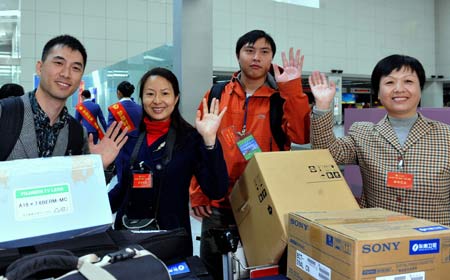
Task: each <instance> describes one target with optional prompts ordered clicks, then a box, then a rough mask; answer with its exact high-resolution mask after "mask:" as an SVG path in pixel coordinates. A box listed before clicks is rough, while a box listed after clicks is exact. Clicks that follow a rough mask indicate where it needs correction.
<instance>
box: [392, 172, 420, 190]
mask: <svg viewBox="0 0 450 280" xmlns="http://www.w3.org/2000/svg"><path fill="white" fill-rule="evenodd" d="M413 181H414V176H413V175H412V174H410V173H403V172H388V173H387V180H386V185H387V186H388V187H390V188H396V189H412V187H413Z"/></svg>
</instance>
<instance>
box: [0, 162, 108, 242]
mask: <svg viewBox="0 0 450 280" xmlns="http://www.w3.org/2000/svg"><path fill="white" fill-rule="evenodd" d="M0 213H2V214H1V215H2V217H1V219H0V229H1V230H0V248H16V247H22V246H29V245H35V244H39V243H44V242H50V241H54V240H60V239H66V238H71V237H76V236H80V235H84V234H92V233H96V232H99V231H104V230H106V229H107V228H108V227H109V226H110V225H111V223H112V215H111V208H110V206H109V200H108V194H107V190H106V183H105V176H104V173H103V164H102V161H101V158H100V156H99V155H84V156H71V157H51V158H37V159H21V160H13V161H5V162H0Z"/></svg>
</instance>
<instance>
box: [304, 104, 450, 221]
mask: <svg viewBox="0 0 450 280" xmlns="http://www.w3.org/2000/svg"><path fill="white" fill-rule="evenodd" d="M418 115H419V117H418V119H417V121H416V122H415V123H414V125H413V127H412V128H411V130H410V132H409V135H408V138H407V139H406V142H405V144H404V146H403V147H402V146H401V145H400V143H399V142H398V138H397V135H396V133H395V131H394V129H393V128H392V126H391V123H390V122H389V119H388V118H387V116H385V117H384V118H383V119H382V120H381V121H380V122H379V123H377V124H374V123H370V122H356V123H354V124H353V125H352V126H351V127H350V130H349V132H348V135H347V136H345V137H342V138H339V139H338V138H336V137H335V136H334V134H333V114H332V112H329V113H327V114H325V115H322V116H316V115H314V116H313V117H312V118H311V145H312V148H313V149H327V148H328V149H329V150H330V152H331V154H332V155H333V158H334V160H335V161H336V163H337V164H357V165H359V167H360V169H361V176H362V180H363V191H362V195H361V202H360V204H361V207H365V208H371V207H382V208H385V209H388V210H392V211H396V212H400V213H404V214H406V215H409V216H414V217H417V218H422V219H427V220H431V221H434V222H438V223H441V224H444V225H450V126H448V125H446V124H444V123H441V122H438V121H435V120H431V119H428V118H425V117H424V116H423V115H422V114H420V113H418ZM399 157H402V158H403V162H404V163H403V172H405V173H410V174H412V175H413V188H412V189H397V188H390V187H387V186H386V179H387V172H389V171H393V172H398V161H399Z"/></svg>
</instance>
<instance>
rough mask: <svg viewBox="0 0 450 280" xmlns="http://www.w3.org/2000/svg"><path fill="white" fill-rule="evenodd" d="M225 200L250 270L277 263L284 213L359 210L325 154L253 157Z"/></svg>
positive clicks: (284, 230) (283, 243)
mask: <svg viewBox="0 0 450 280" xmlns="http://www.w3.org/2000/svg"><path fill="white" fill-rule="evenodd" d="M230 201H231V207H232V210H233V214H234V217H235V219H236V223H237V226H238V229H239V234H240V237H241V241H242V245H243V248H244V252H245V256H246V258H247V262H248V264H249V265H250V266H256V265H267V264H277V263H278V261H279V259H280V257H281V255H282V254H283V252H284V251H285V248H286V246H287V221H288V214H289V212H293V211H298V210H305V211H309V210H329V209H333V210H334V209H358V208H359V206H358V204H357V202H356V200H355V198H354V196H353V194H352V192H351V190H350V189H349V187H348V186H347V183H346V182H345V179H344V177H343V176H342V174H341V172H340V171H339V167H338V166H337V165H336V163H335V162H334V160H333V158H332V156H331V154H330V153H329V152H328V150H305V151H290V152H270V153H256V154H255V155H254V157H253V158H252V159H251V160H250V161H249V163H248V165H247V167H246V169H245V171H244V173H243V175H242V176H241V177H240V178H239V180H238V181H237V182H236V185H235V186H234V188H233V191H232V193H231V197H230Z"/></svg>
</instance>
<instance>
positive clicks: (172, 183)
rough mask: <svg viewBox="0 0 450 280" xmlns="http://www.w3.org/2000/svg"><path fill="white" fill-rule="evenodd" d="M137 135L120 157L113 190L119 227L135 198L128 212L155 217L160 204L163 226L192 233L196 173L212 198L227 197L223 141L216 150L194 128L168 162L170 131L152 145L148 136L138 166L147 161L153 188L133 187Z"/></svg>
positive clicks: (128, 213)
mask: <svg viewBox="0 0 450 280" xmlns="http://www.w3.org/2000/svg"><path fill="white" fill-rule="evenodd" d="M137 139H138V138H129V139H128V141H127V143H126V144H125V146H124V147H123V148H122V150H121V152H120V153H119V155H118V157H117V159H116V168H117V179H118V184H117V185H116V186H115V187H114V188H113V189H112V190H111V191H110V192H109V200H110V203H111V210H112V212H113V213H114V212H117V215H116V222H115V228H121V226H122V225H121V220H122V216H123V215H124V212H125V209H127V205H128V203H129V201H130V200H132V201H133V205H135V206H136V205H137V206H136V207H133V209H132V210H130V208H128V209H127V210H126V211H127V216H129V217H130V215H131V216H133V215H134V216H137V217H136V218H153V217H154V212H155V205H157V204H158V209H157V214H156V216H157V217H156V218H157V221H158V224H159V226H160V228H161V229H175V228H179V227H184V228H185V229H186V231H187V232H188V233H189V234H191V225H190V217H189V210H190V209H189V185H190V181H191V178H192V176H193V175H195V177H196V178H197V180H198V181H199V184H200V186H201V187H202V190H203V192H204V193H205V194H206V195H208V196H209V197H210V198H211V199H220V198H223V197H224V196H225V195H226V193H227V188H228V173H227V168H226V164H225V160H224V158H223V154H222V148H221V146H220V143H219V141H217V142H216V143H217V144H216V147H215V148H214V149H213V150H207V149H206V148H205V145H204V143H203V139H202V137H201V136H200V134H198V132H197V131H196V130H195V129H192V130H191V132H190V133H189V135H188V136H187V137H186V138H185V139H183V141H182V143H176V145H175V147H174V149H173V152H172V158H171V160H170V162H169V163H168V164H167V165H166V166H164V165H163V163H162V158H163V155H164V152H165V146H163V145H162V144H163V143H165V142H166V139H167V134H166V135H164V136H162V137H161V138H159V139H158V140H156V141H155V142H154V143H153V144H152V145H151V146H150V147H148V146H147V141H146V137H145V138H144V141H143V143H142V145H141V147H140V149H139V153H138V155H137V158H136V161H135V164H134V166H135V168H134V169H138V164H139V163H140V162H141V161H144V162H145V165H146V166H147V167H148V169H150V170H151V171H152V172H153V188H151V189H132V188H131V185H132V171H131V169H130V157H131V154H132V152H133V149H134V147H135V145H136V142H137ZM161 147H162V148H161ZM158 197H159V199H158ZM158 200H159V202H157V201H158ZM130 212H132V213H130Z"/></svg>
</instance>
